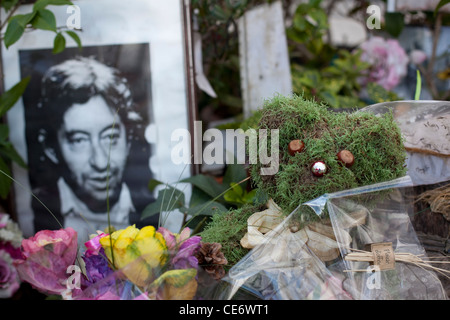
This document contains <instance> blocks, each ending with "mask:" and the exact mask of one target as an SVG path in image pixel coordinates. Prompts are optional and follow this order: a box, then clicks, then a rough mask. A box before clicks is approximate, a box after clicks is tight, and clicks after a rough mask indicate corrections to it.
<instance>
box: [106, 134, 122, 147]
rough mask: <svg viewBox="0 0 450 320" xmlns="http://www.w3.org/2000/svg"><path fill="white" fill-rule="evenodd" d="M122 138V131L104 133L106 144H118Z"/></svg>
mask: <svg viewBox="0 0 450 320" xmlns="http://www.w3.org/2000/svg"><path fill="white" fill-rule="evenodd" d="M119 139H120V133H118V132H113V133H109V134H104V135H102V142H103V143H104V144H106V145H109V144H111V145H116V144H117V142H118V141H119Z"/></svg>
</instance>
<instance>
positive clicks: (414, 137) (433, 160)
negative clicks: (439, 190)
mask: <svg viewBox="0 0 450 320" xmlns="http://www.w3.org/2000/svg"><path fill="white" fill-rule="evenodd" d="M391 111H392V113H393V115H394V119H395V121H396V122H397V123H398V125H399V127H400V130H401V131H402V134H403V137H404V139H405V141H404V145H405V148H406V152H407V155H408V157H407V160H406V165H407V167H408V175H409V176H410V177H411V179H412V180H413V181H414V183H415V184H434V183H437V182H440V181H447V180H449V179H450V101H423V100H422V101H420V100H414V101H393V102H383V103H378V104H374V105H370V106H367V107H365V108H363V109H361V110H360V112H372V113H374V114H383V113H386V112H391Z"/></svg>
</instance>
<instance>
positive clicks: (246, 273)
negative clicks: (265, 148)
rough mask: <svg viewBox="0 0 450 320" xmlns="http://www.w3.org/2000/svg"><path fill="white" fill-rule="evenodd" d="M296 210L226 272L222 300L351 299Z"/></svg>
mask: <svg viewBox="0 0 450 320" xmlns="http://www.w3.org/2000/svg"><path fill="white" fill-rule="evenodd" d="M299 209H300V208H297V210H295V211H294V212H292V213H291V214H290V215H289V216H288V217H287V218H286V219H285V220H283V222H282V223H281V224H279V225H278V226H277V227H276V228H275V229H273V230H272V231H269V232H268V233H267V234H266V237H265V240H264V241H263V242H262V243H261V244H259V245H258V246H256V247H255V248H253V249H252V250H251V251H250V252H249V253H248V254H247V255H246V256H245V257H244V258H243V259H241V261H239V262H238V263H237V264H236V265H234V266H233V267H232V268H231V269H230V270H229V272H228V275H227V277H226V278H224V281H226V282H227V283H228V284H229V285H228V287H226V290H223V292H222V296H221V297H220V298H221V299H239V298H243V299H250V298H256V299H264V300H305V299H308V300H319V299H350V298H351V297H350V296H349V295H348V294H347V293H346V292H345V291H344V290H343V289H342V284H341V279H339V278H338V277H336V276H335V275H333V274H332V273H331V272H330V271H329V270H327V268H326V266H325V264H324V263H323V262H322V261H321V260H320V259H319V258H317V256H316V255H315V254H314V253H313V252H312V251H311V250H310V248H309V247H308V245H307V240H308V239H307V237H306V235H305V232H304V231H303V230H301V229H299V228H298V219H299V212H298V211H299Z"/></svg>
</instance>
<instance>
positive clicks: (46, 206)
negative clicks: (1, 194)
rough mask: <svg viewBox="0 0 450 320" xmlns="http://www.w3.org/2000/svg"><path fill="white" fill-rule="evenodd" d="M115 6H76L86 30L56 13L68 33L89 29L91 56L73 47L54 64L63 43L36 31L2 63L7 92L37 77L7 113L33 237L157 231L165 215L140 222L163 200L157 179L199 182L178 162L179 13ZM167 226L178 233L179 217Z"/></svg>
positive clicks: (182, 90) (181, 107)
mask: <svg viewBox="0 0 450 320" xmlns="http://www.w3.org/2000/svg"><path fill="white" fill-rule="evenodd" d="M112 2H114V3H112ZM112 2H111V1H106V2H105V1H87V0H81V1H77V2H76V5H77V8H78V9H77V13H78V14H79V17H78V18H79V19H78V21H73V12H74V11H73V10H72V11H69V10H66V8H65V7H62V6H61V7H58V6H55V7H54V10H55V11H54V12H55V17H56V19H57V21H58V24H61V25H63V26H64V25H65V24H66V25H68V26H69V22H70V23H72V24H71V25H73V23H74V22H78V23H79V30H74V32H77V34H78V35H79V38H80V40H81V43H82V45H81V47H80V46H78V44H77V43H76V42H75V41H72V39H71V38H70V37H67V40H66V41H67V43H66V48H65V49H64V50H63V51H62V52H61V53H58V54H55V53H54V52H53V37H54V36H53V35H52V34H49V33H48V32H47V33H46V32H44V31H41V30H36V31H35V32H33V33H30V34H24V36H23V37H22V39H20V41H19V42H18V43H16V44H15V45H14V46H12V47H11V48H8V50H5V52H4V54H3V65H4V68H5V69H6V70H7V71H8V72H7V76H6V78H5V84H6V86H8V83H9V82H11V83H14V81H17V79H23V78H25V77H28V76H29V77H30V82H29V84H28V86H27V88H26V90H25V92H24V94H23V96H22V98H21V100H20V101H19V102H18V105H17V106H16V107H15V108H14V110H11V112H10V113H9V114H8V121H9V122H10V123H11V124H13V125H11V129H10V130H11V133H10V135H11V137H10V138H11V141H12V142H13V144H14V145H15V147H16V148H17V151H18V152H19V154H20V155H21V156H22V158H23V159H25V161H26V164H27V168H26V170H24V169H23V168H20V167H18V166H14V167H13V177H14V179H15V180H16V181H17V182H18V183H16V184H13V188H14V191H15V195H14V197H15V207H16V210H17V212H16V215H17V217H18V220H19V222H20V223H21V225H22V228H23V230H24V232H25V233H26V234H32V233H33V232H36V231H39V230H46V229H59V228H61V227H67V226H71V227H73V228H74V229H75V230H76V231H77V232H78V234H79V238H80V239H88V238H89V235H91V234H94V233H96V232H97V230H104V229H105V226H108V225H111V226H112V227H114V228H115V229H122V228H125V227H126V226H129V225H136V226H137V227H139V226H144V225H154V226H156V227H158V223H159V222H160V217H159V215H158V214H156V215H153V216H151V217H148V218H146V219H144V220H142V219H141V214H142V211H143V210H144V208H145V207H146V206H147V205H149V204H150V203H152V202H153V201H155V193H156V192H155V191H150V190H149V188H148V184H149V182H150V180H151V179H158V180H160V181H168V182H174V181H177V180H180V179H182V178H185V177H188V176H189V175H190V174H191V172H190V170H189V168H188V169H186V168H185V167H183V166H182V165H175V164H173V162H172V161H171V158H170V156H171V146H170V137H171V132H173V131H174V130H177V129H180V128H182V129H188V128H189V123H190V119H189V112H190V111H189V108H190V106H189V99H188V98H187V87H188V85H187V72H186V68H187V62H186V61H185V55H186V53H185V45H186V43H185V41H186V39H185V36H184V32H185V30H184V28H185V26H184V25H183V16H182V14H183V11H182V6H181V2H180V1H171V3H170V4H169V3H168V4H166V5H157V4H156V2H155V1H150V2H148V3H143V2H142V1H131V2H130V3H128V4H127V5H124V4H123V3H122V4H121V3H119V2H118V1H112ZM113 4H114V5H113ZM29 8H30V5H25V6H21V7H20V8H19V13H20V10H23V11H24V12H26V11H27V9H28V10H29ZM169 8H170V10H169ZM176 8H178V10H176ZM174 9H175V10H174ZM163 15H164V17H165V19H161V18H162V16H163ZM71 19H72V20H71ZM71 25H70V26H71ZM186 143H189V142H188V141H186ZM186 147H187V149H189V148H190V145H187V146H186ZM165 221H166V223H167V226H168V227H170V225H171V224H172V226H174V228H175V229H176V228H179V227H180V226H179V224H180V223H181V214H180V215H179V216H178V217H177V216H176V213H175V214H172V219H165Z"/></svg>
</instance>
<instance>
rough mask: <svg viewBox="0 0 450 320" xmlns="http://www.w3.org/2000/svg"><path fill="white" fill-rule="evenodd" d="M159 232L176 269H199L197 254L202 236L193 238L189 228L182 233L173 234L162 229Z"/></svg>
mask: <svg viewBox="0 0 450 320" xmlns="http://www.w3.org/2000/svg"><path fill="white" fill-rule="evenodd" d="M158 232H159V233H161V234H162V235H163V237H164V240H166V244H167V248H168V250H169V252H170V253H171V255H172V256H173V258H172V264H173V267H174V269H189V268H197V266H198V260H197V258H196V257H195V253H196V251H197V250H198V249H200V247H201V244H200V241H201V240H202V238H201V237H200V236H192V237H191V230H190V229H189V228H184V229H183V230H182V231H181V233H179V234H176V233H172V232H170V231H169V230H167V229H165V228H163V227H160V228H158Z"/></svg>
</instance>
